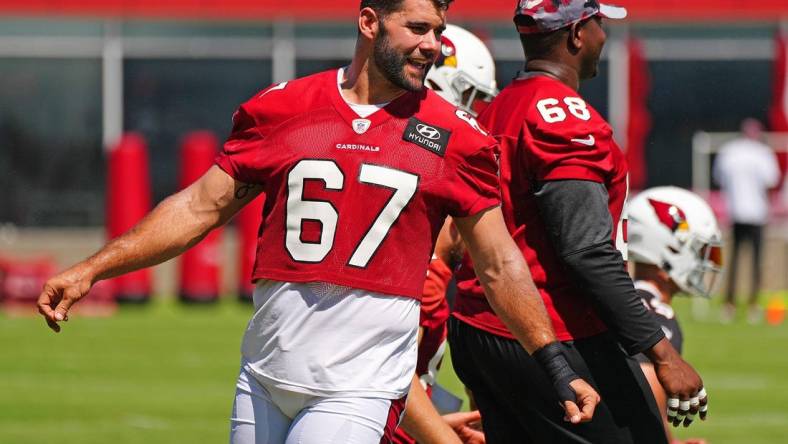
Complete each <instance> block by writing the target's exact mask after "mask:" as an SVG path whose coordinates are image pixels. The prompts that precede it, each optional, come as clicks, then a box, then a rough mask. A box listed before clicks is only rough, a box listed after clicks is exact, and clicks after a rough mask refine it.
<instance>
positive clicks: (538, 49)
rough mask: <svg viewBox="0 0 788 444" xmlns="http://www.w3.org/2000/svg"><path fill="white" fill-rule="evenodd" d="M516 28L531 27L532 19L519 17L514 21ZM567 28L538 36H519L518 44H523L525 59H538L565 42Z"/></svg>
mask: <svg viewBox="0 0 788 444" xmlns="http://www.w3.org/2000/svg"><path fill="white" fill-rule="evenodd" d="M514 23H515V24H516V25H517V26H533V25H534V21H533V18H531V17H528V16H523V15H519V16H517V17H516V18H515V19H514ZM569 29H570V28H569V27H568V26H565V27H563V28H560V29H556V30H555V31H548V32H543V33H539V34H520V42H521V43H522V44H523V51H524V52H525V57H526V58H527V59H540V58H544V57H545V56H547V55H549V54H550V53H551V52H552V51H553V49H554V48H555V47H556V46H557V45H559V44H560V43H561V42H563V41H565V39H566V38H567V34H568V33H569Z"/></svg>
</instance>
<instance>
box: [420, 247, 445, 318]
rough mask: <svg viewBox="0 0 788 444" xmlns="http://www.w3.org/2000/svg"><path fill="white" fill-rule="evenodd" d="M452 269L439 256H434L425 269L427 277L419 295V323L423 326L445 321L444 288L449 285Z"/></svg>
mask: <svg viewBox="0 0 788 444" xmlns="http://www.w3.org/2000/svg"><path fill="white" fill-rule="evenodd" d="M451 275H452V271H451V269H450V268H449V266H448V265H446V264H445V263H444V262H443V261H442V260H441V259H440V258H437V257H436V258H434V259H433V260H432V261H431V262H430V265H429V268H428V269H427V279H426V280H425V281H424V290H423V291H422V297H421V316H420V319H419V325H420V326H421V327H424V328H436V327H437V326H438V325H440V324H441V323H443V322H446V318H448V316H444V314H445V315H447V314H448V307H449V305H448V302H447V301H446V288H447V287H448V286H449V280H451ZM444 312H445V313H444Z"/></svg>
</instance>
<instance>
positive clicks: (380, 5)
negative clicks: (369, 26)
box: [359, 0, 454, 17]
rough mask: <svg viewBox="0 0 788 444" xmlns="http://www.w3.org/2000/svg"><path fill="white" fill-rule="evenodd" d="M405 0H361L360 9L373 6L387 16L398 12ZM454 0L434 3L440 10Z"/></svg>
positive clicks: (436, 0)
mask: <svg viewBox="0 0 788 444" xmlns="http://www.w3.org/2000/svg"><path fill="white" fill-rule="evenodd" d="M403 1H405V0H361V6H360V7H359V9H364V8H372V9H373V10H374V11H375V12H377V13H378V15H379V16H381V17H385V16H387V15H389V14H391V13H392V12H397V11H399V10H400V8H401V7H402V2H403ZM453 1H454V0H432V4H433V5H435V7H436V8H438V9H440V10H443V11H445V10H447V9H449V5H450V4H451V2H453Z"/></svg>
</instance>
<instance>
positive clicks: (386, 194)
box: [38, 0, 598, 444]
mask: <svg viewBox="0 0 788 444" xmlns="http://www.w3.org/2000/svg"><path fill="white" fill-rule="evenodd" d="M448 3H449V0H400V1H391V0H362V2H361V5H360V6H361V7H360V12H359V15H358V22H357V26H358V39H357V45H356V51H355V54H354V57H353V60H352V61H351V63H350V65H349V66H347V67H345V68H341V69H334V70H330V71H326V72H322V73H318V74H315V75H312V76H308V77H304V78H301V79H296V80H294V81H291V82H283V83H280V84H278V85H274V86H271V87H269V88H267V89H265V90H263V91H262V92H260V93H258V94H256V95H255V96H254V97H252V98H251V99H250V100H249V101H247V102H246V103H244V104H242V105H241V106H240V108H239V109H238V111H237V112H236V113H235V114H234V117H233V129H232V133H231V135H230V137H229V139H228V140H227V142H226V143H225V145H224V149H223V151H222V153H220V155H219V156H218V157H217V159H216V165H215V166H214V167H212V168H211V169H210V170H209V171H208V172H206V173H205V174H204V175H203V176H202V177H201V178H200V179H198V180H197V181H196V182H195V183H193V184H192V185H191V186H189V187H187V188H186V189H184V190H183V191H181V192H178V193H176V194H174V195H172V196H170V197H168V198H167V199H165V200H164V201H163V202H161V203H160V204H159V205H158V206H157V207H156V208H155V209H154V210H153V211H152V212H151V213H150V214H149V215H148V216H146V217H145V218H144V219H143V220H142V221H140V223H139V224H138V225H136V226H135V227H134V228H132V229H131V230H130V231H129V232H127V233H125V234H123V235H122V236H120V237H118V238H116V239H113V240H112V241H110V242H109V243H108V244H107V245H105V246H104V247H103V248H102V249H101V250H100V251H99V252H97V253H96V254H95V255H93V256H91V257H90V258H88V259H86V260H84V261H82V262H80V263H78V264H76V265H74V266H73V267H71V268H69V269H68V270H66V271H64V272H63V273H61V274H59V275H57V276H55V277H53V278H52V279H50V280H49V281H48V282H47V283H46V284H45V287H44V290H43V291H42V293H41V295H40V296H39V300H38V307H39V311H40V312H41V314H42V315H43V316H44V318H45V319H46V322H47V323H48V325H49V326H50V328H52V329H53V330H55V331H58V330H60V324H59V323H60V322H62V321H65V320H66V319H67V315H68V309H69V307H70V306H71V305H73V304H74V303H75V302H76V301H78V300H79V299H80V298H82V297H83V296H84V295H85V294H87V292H88V291H89V289H90V287H91V286H92V285H93V284H94V283H95V282H96V281H98V280H101V279H106V278H110V277H113V276H117V275H119V274H122V273H125V272H129V271H132V270H135V269H139V268H142V267H146V266H151V265H154V264H157V263H160V262H163V261H165V260H167V259H170V258H172V257H174V256H176V255H178V254H180V253H182V252H183V251H185V250H186V249H187V248H188V247H190V246H191V245H194V244H195V243H197V242H199V241H200V239H202V238H204V237H205V235H206V234H207V233H208V232H210V231H211V230H212V229H213V228H215V227H218V226H220V225H222V224H224V223H225V222H227V220H229V219H230V218H231V217H232V216H233V215H234V214H235V213H236V212H237V211H238V210H239V209H240V208H241V207H243V205H245V204H247V203H248V202H249V201H251V200H252V199H254V198H255V197H256V196H257V195H259V194H260V193H261V192H264V193H265V195H266V203H265V206H264V208H263V214H262V215H261V216H262V228H263V229H261V230H260V233H261V234H260V235H259V240H258V248H257V252H258V253H257V261H256V264H255V269H254V272H253V276H252V278H253V279H254V280H255V281H256V283H257V284H256V289H255V292H254V305H255V313H254V315H253V316H252V319H251V320H250V322H249V324H248V326H247V329H246V331H245V334H244V337H243V341H242V345H241V353H242V362H241V369H240V373H239V377H238V381H237V384H236V395H235V402H234V404H233V411H232V417H231V432H230V441H231V442H232V443H234V444H241V443H244V444H246V443H284V442H287V443H295V442H299V443H306V444H309V443H377V442H388V441H389V440H390V437H391V434H392V433H393V430H394V428H395V427H396V424H397V422H398V420H399V418H400V415H401V412H402V409H403V407H404V398H405V396H406V394H407V392H408V389H409V388H410V383H411V379H412V375H413V372H414V370H415V367H416V342H417V331H418V318H419V303H418V299H419V297H420V296H421V292H422V288H423V284H424V276H425V275H426V268H427V264H428V262H429V260H430V257H431V254H432V250H433V244H434V241H435V237H436V235H437V233H438V231H439V230H440V228H441V226H442V224H443V222H444V220H445V218H446V216H447V215H451V216H452V217H454V221H455V224H456V226H457V228H458V230H459V231H460V232H461V234H462V235H463V239H464V240H465V242H466V245H467V247H468V250H469V252H470V253H471V255H472V256H473V259H474V261H475V263H476V267H477V269H476V270H477V272H478V274H479V276H480V279H481V281H482V282H483V285H484V286H485V289H486V290H487V292H488V297H489V298H490V302H491V304H492V305H493V306H494V307H495V309H496V312H498V313H499V314H500V315H501V317H502V318H503V319H505V322H506V325H507V326H508V327H509V328H510V329H511V331H513V332H514V335H515V336H516V337H517V338H518V339H519V340H520V341H522V345H523V347H525V349H527V350H529V351H532V352H536V353H537V354H538V353H539V351H541V350H546V351H549V350H553V349H554V348H555V347H556V345H557V343H556V338H555V333H554V331H553V329H552V326H551V325H550V320H549V317H548V316H547V313H546V311H545V308H544V305H543V303H542V301H541V299H540V298H539V296H538V293H537V292H536V289H535V287H534V286H533V281H532V280H531V277H530V275H529V273H528V268H527V265H526V263H525V261H524V260H523V258H522V256H521V255H520V252H519V251H518V250H517V247H516V245H515V244H514V243H513V242H512V239H511V237H510V236H509V235H508V233H507V231H506V228H505V225H504V222H503V216H502V214H501V211H500V208H499V204H500V196H499V184H498V176H497V172H498V167H497V162H496V150H497V144H496V142H495V140H494V139H492V138H491V137H489V136H488V135H486V134H485V133H483V132H482V131H480V130H479V129H478V125H473V123H474V122H473V121H472V120H471V119H469V118H468V117H467V115H465V114H459V113H457V112H456V109H455V108H454V107H453V106H451V105H450V104H448V103H447V102H446V101H444V100H443V99H441V98H439V97H438V96H437V95H435V93H433V92H431V91H429V90H425V89H424V88H423V86H424V76H425V74H426V73H427V70H428V69H429V67H430V65H431V64H432V62H433V61H434V60H435V59H436V57H437V54H438V52H439V50H440V34H441V31H442V30H443V28H444V26H445V12H446V9H447V7H448ZM537 350H539V351H537ZM544 354H545V353H544V352H543V353H542V355H544ZM544 365H545V371H547V372H548V373H549V374H550V375H551V381H552V382H553V383H554V384H555V387H556V389H557V390H559V393H560V395H559V396H560V399H561V400H562V401H563V406H564V408H566V411H567V415H569V416H570V418H571V419H572V420H573V422H576V423H578V422H581V421H587V420H589V419H590V418H591V416H592V414H593V409H594V407H595V406H596V404H597V402H598V395H597V393H596V392H595V391H594V390H593V389H592V388H591V387H590V386H589V385H588V384H586V383H585V382H584V381H583V380H582V379H580V378H578V377H577V375H576V373H575V372H574V371H573V370H572V368H571V367H570V365H569V364H568V363H567V362H566V360H565V359H564V358H563V356H560V355H554V356H550V359H549V360H547V361H545V362H544Z"/></svg>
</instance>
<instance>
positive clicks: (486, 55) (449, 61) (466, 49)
mask: <svg viewBox="0 0 788 444" xmlns="http://www.w3.org/2000/svg"><path fill="white" fill-rule="evenodd" d="M425 82H426V84H427V86H428V87H430V88H431V89H432V90H433V91H435V92H436V93H438V95H439V96H441V97H443V98H444V99H446V100H448V101H449V102H451V103H453V104H454V105H455V106H456V107H458V108H460V109H462V110H464V111H467V112H469V113H471V114H472V115H474V116H476V115H478V113H479V112H481V110H482V109H484V107H485V106H486V105H487V104H489V103H490V102H491V101H492V99H493V97H495V96H496V95H497V94H498V90H497V89H496V83H495V63H494V62H493V58H492V55H491V54H490V51H489V50H488V49H487V46H485V45H484V43H482V41H481V40H479V38H478V37H476V36H475V35H473V34H472V33H470V32H468V31H466V30H465V29H463V28H460V27H459V26H456V25H446V30H445V31H444V32H443V36H442V37H441V53H440V54H439V55H438V59H437V60H436V61H435V64H433V66H432V69H430V71H429V72H428V73H427V76H426V77H425Z"/></svg>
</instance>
